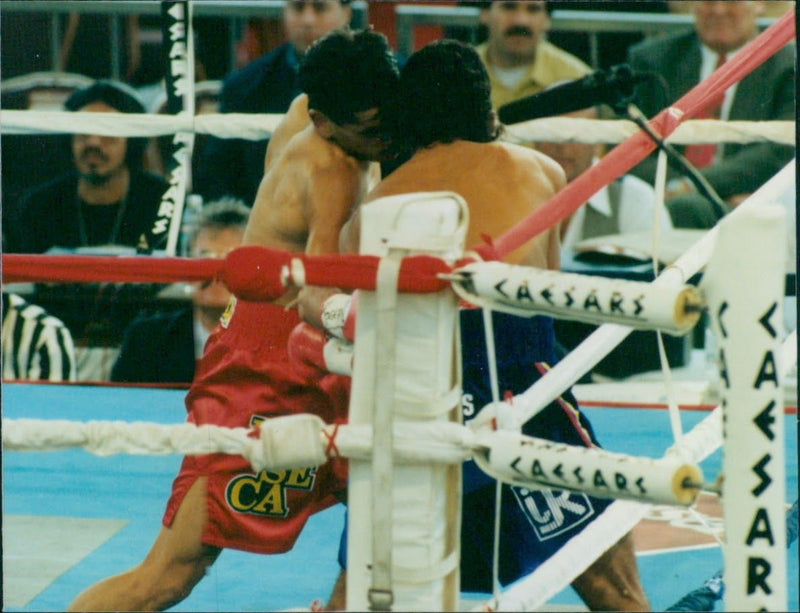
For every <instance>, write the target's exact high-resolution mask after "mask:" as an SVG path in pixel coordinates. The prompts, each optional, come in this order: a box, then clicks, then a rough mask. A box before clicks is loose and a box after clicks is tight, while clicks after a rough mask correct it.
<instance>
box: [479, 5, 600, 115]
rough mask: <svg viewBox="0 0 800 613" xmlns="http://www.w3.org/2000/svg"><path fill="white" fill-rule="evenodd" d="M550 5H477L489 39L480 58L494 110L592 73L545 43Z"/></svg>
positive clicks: (567, 55)
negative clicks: (488, 81)
mask: <svg viewBox="0 0 800 613" xmlns="http://www.w3.org/2000/svg"><path fill="white" fill-rule="evenodd" d="M551 4H552V3H548V2H539V1H537V2H481V3H479V6H480V9H481V11H480V21H481V24H483V25H485V26H486V28H487V32H488V38H487V40H486V42H485V43H483V44H482V45H479V46H478V54H479V55H480V58H481V60H482V61H483V64H484V66H486V70H487V72H488V73H489V79H490V81H491V86H492V107H493V108H495V109H497V108H499V107H501V106H503V105H504V104H507V103H509V102H513V101H514V100H519V99H520V98H524V97H525V96H531V95H533V94H536V93H538V92H540V91H542V90H543V89H545V88H546V87H548V86H550V85H552V84H553V83H556V82H558V81H564V80H567V79H577V78H580V77H582V76H584V75H586V74H588V73H590V72H592V70H591V68H589V66H587V65H586V64H585V63H584V62H582V61H581V60H579V59H578V58H577V57H575V56H574V55H570V54H569V53H567V52H566V51H563V50H562V49H559V48H558V47H556V46H555V45H552V44H550V43H549V42H547V41H546V40H545V36H546V34H547V32H548V30H549V29H550V11H551V10H552V6H551Z"/></svg>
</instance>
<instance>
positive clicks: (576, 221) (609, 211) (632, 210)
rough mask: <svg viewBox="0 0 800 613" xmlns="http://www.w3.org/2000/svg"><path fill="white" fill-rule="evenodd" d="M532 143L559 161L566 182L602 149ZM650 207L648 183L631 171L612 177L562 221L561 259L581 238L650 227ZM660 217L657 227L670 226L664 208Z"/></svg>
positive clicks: (585, 113) (591, 115)
mask: <svg viewBox="0 0 800 613" xmlns="http://www.w3.org/2000/svg"><path fill="white" fill-rule="evenodd" d="M598 114H599V111H598V109H597V108H596V107H592V108H588V109H584V110H582V111H575V112H574V113H566V114H565V115H564V116H565V117H580V118H585V119H597V117H598ZM535 147H536V149H538V150H539V151H541V152H542V153H544V154H545V155H547V156H549V157H551V158H553V159H554V160H555V161H556V162H558V163H559V164H560V165H561V167H562V168H563V169H564V172H565V173H566V175H567V182H568V183H569V182H571V181H573V180H574V179H575V178H577V177H578V176H580V175H581V174H582V173H583V172H584V171H586V170H587V169H588V168H589V167H590V166H592V165H593V164H595V163H596V162H597V160H598V157H599V156H600V154H601V153H602V149H603V147H602V145H599V144H588V143H574V142H560V143H549V142H537V143H535ZM654 208H655V192H654V191H653V188H652V187H651V186H650V184H649V183H645V182H644V181H642V180H641V179H639V178H637V177H634V176H632V175H623V176H622V177H620V178H619V179H617V180H615V181H612V182H611V183H610V184H609V185H607V186H605V187H603V188H602V189H601V190H600V191H598V192H597V193H596V194H594V195H593V196H592V197H591V198H589V200H588V201H587V202H586V204H585V205H584V206H582V207H581V208H579V209H578V210H577V211H575V212H574V213H573V214H572V215H571V216H570V217H568V218H567V219H565V220H564V222H563V223H562V225H561V254H562V259H566V258H567V257H568V256H569V254H570V253H571V252H572V250H573V248H574V247H575V244H576V243H578V242H579V241H581V240H583V239H585V238H592V237H595V236H604V235H607V234H622V233H626V232H637V231H641V230H650V229H651V228H652V227H653V223H654ZM660 217H661V219H660V227H661V228H670V227H672V223H671V222H670V218H669V215H668V214H667V212H666V209H662V211H661V215H660Z"/></svg>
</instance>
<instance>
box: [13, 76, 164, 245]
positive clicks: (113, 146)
mask: <svg viewBox="0 0 800 613" xmlns="http://www.w3.org/2000/svg"><path fill="white" fill-rule="evenodd" d="M64 108H65V110H67V111H81V112H92V113H144V112H145V108H144V105H143V104H142V102H141V101H140V100H139V98H138V95H137V94H136V92H135V91H134V90H133V89H131V88H130V87H128V86H126V85H124V84H123V83H118V82H113V81H102V80H101V81H96V82H95V83H93V84H92V85H89V86H88V87H85V88H82V89H79V90H76V91H75V92H74V93H73V94H72V95H71V96H70V97H69V98H68V99H67V101H66V102H65V103H64ZM70 143H71V151H72V162H73V168H72V169H71V170H70V171H69V172H67V173H65V174H62V175H60V176H57V177H55V178H53V179H51V180H50V181H47V182H45V183H44V184H40V185H37V186H34V187H33V188H31V189H30V190H28V191H27V192H25V193H24V194H23V195H22V196H21V197H20V200H19V202H18V203H17V207H16V214H15V216H16V219H14V223H11V224H9V225H8V226H7V228H6V230H7V234H6V239H7V241H8V242H7V244H6V248H7V250H8V251H9V252H11V253H44V252H45V251H47V250H48V249H51V248H53V247H63V248H77V247H91V246H98V245H115V246H128V247H135V246H136V245H137V243H138V241H139V237H140V236H141V235H142V234H143V233H144V232H145V231H147V230H149V228H150V226H151V225H152V223H153V220H154V219H155V217H156V212H157V210H158V207H159V205H160V203H161V197H162V195H163V194H164V192H166V190H167V187H168V184H167V182H166V181H165V180H164V179H163V178H162V177H159V176H158V175H155V174H152V173H150V172H147V171H145V170H143V168H142V157H143V154H144V149H145V145H146V140H145V139H140V138H124V137H118V136H101V135H97V134H73V135H72V137H71V140H70Z"/></svg>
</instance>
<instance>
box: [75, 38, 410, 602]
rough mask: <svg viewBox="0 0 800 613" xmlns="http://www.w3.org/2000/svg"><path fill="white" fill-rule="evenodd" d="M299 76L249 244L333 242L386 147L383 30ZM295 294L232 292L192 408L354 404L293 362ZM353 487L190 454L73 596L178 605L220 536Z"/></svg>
mask: <svg viewBox="0 0 800 613" xmlns="http://www.w3.org/2000/svg"><path fill="white" fill-rule="evenodd" d="M299 80H300V87H301V89H302V90H303V92H304V95H305V96H306V97H307V98H305V99H303V101H302V104H298V106H296V107H294V110H293V111H292V114H290V115H289V116H288V117H287V124H290V127H289V129H288V130H289V132H290V134H289V136H290V138H289V137H287V138H279V139H276V141H277V142H280V143H281V144H282V145H281V147H282V148H277V146H276V148H272V151H268V152H267V157H266V159H265V175H264V178H263V180H262V182H261V185H260V187H259V190H258V193H257V195H256V201H255V204H254V206H253V210H252V212H251V215H250V220H249V222H248V226H247V230H246V232H245V236H244V244H245V245H261V246H268V247H274V248H277V249H284V250H288V251H293V252H302V251H305V252H306V253H309V254H321V253H335V252H337V251H338V240H339V230H340V228H341V226H342V224H343V223H344V222H345V221H346V220H347V219H348V217H349V216H350V213H351V211H352V208H353V206H354V205H355V204H356V203H357V202H358V201H359V200H360V198H361V197H362V196H363V195H364V194H365V193H366V190H367V187H368V182H369V178H370V161H371V160H377V159H379V158H380V157H381V155H382V154H383V152H384V150H385V143H384V138H383V130H382V129H381V119H382V118H381V108H382V107H383V106H384V105H385V104H386V102H387V101H388V100H390V97H391V96H392V95H393V94H394V92H395V90H396V86H397V80H398V72H397V66H396V63H395V60H394V58H393V56H392V53H391V50H390V48H389V46H388V43H387V41H386V38H385V37H384V36H383V35H381V34H378V33H375V32H372V31H369V30H366V31H358V32H350V31H337V32H333V33H331V34H329V35H327V36H325V37H323V38H321V39H320V40H319V41H317V43H315V44H314V45H313V46H312V47H311V48H310V49H309V50H308V52H307V53H306V55H305V57H304V60H303V63H302V65H301V67H300V73H299ZM305 107H307V109H308V111H307V113H308V117H309V119H310V122H307V124H306V125H305V127H302V128H300V126H302V125H303V122H302V121H300V122H295V120H296V119H297V117H296V116H295V115H294V113H299V112H301V111H302V110H304V108H305ZM292 131H296V133H295V134H293V135H291V132H292ZM281 132H282V133H283V134H286V127H285V126H284V128H282V129H281ZM295 297H296V296H295V295H294V294H293V293H288V292H287V294H285V295H284V296H282V297H281V298H280V299H278V300H276V301H275V302H274V303H251V302H244V301H238V302H237V301H235V300H233V301H231V303H230V305H229V307H228V309H227V311H226V313H225V315H223V317H222V319H221V322H220V326H218V327H217V329H216V330H215V332H214V333H213V334H212V336H211V337H210V338H209V341H208V343H207V344H206V349H205V352H204V355H203V358H202V359H201V362H200V364H199V366H198V370H197V373H196V375H195V380H194V382H193V384H192V387H191V389H190V390H189V393H188V394H187V396H186V406H187V409H188V412H189V416H188V420H189V421H190V422H193V423H197V424H205V423H212V424H216V425H222V426H229V427H235V426H250V425H254V424H256V423H257V422H258V421H259V420H261V419H264V418H268V417H277V416H280V415H286V414H291V413H297V412H311V413H316V414H318V415H319V416H320V417H322V418H323V419H324V420H326V421H333V420H334V419H336V418H337V417H340V416H344V415H346V410H347V396H348V394H347V392H348V390H347V380H345V379H343V378H338V377H335V376H333V375H330V376H328V377H324V378H323V379H322V380H321V381H320V382H318V383H316V384H315V383H309V382H307V381H306V380H305V379H303V378H302V377H300V376H298V375H297V374H295V372H294V371H293V370H292V367H291V366H290V365H289V362H288V357H287V341H288V337H289V333H290V332H291V331H292V329H293V328H294V327H295V325H297V324H298V323H299V321H300V319H299V318H298V316H297V313H296V310H294V309H292V308H290V305H291V304H292V303H293V301H294V299H295ZM344 487H345V483H344V480H343V479H342V478H341V476H338V475H336V474H335V473H334V471H333V470H332V468H331V466H330V464H326V465H325V466H322V467H319V468H308V469H298V470H290V471H276V472H270V471H262V472H261V473H259V474H256V473H255V472H254V471H253V470H252V468H251V467H250V466H249V464H248V463H247V461H246V460H244V459H243V458H238V457H231V456H224V455H220V454H215V455H210V456H199V457H187V458H186V459H185V460H184V462H183V465H182V467H181V471H180V474H179V475H178V477H177V478H176V480H175V483H174V486H173V492H172V496H171V497H170V500H169V503H168V505H167V511H166V513H165V515H164V519H163V524H164V525H163V526H162V529H161V531H160V533H159V535H158V537H157V539H156V542H155V544H154V545H153V547H152V549H151V550H150V553H149V554H148V555H147V557H146V558H145V560H144V561H143V562H142V563H141V564H139V565H138V566H136V567H134V568H133V569H131V570H128V571H126V572H124V573H122V574H119V575H116V576H113V577H110V578H107V579H104V580H103V581H101V582H99V583H97V584H95V585H93V586H91V587H89V588H88V589H87V590H85V591H84V592H82V593H81V594H80V595H79V596H78V597H77V598H76V599H75V601H73V603H72V604H71V605H70V610H77V611H96V610H104V611H108V610H115V611H143V610H163V609H165V608H168V607H170V606H173V605H175V604H176V603H178V602H180V601H181V600H183V599H184V598H185V597H186V596H188V595H189V593H190V592H191V590H192V589H193V587H194V586H195V585H196V584H197V582H198V581H200V579H201V578H202V577H203V575H204V574H205V571H206V569H207V568H208V567H209V566H210V565H211V564H212V563H213V562H214V560H215V559H216V557H217V556H218V555H219V552H220V550H221V549H222V548H225V547H230V548H237V549H243V550H247V551H254V552H260V553H278V552H282V551H287V550H289V549H291V547H292V545H293V544H294V541H295V540H296V538H297V536H298V534H299V533H300V531H301V530H302V528H303V526H304V524H305V522H306V520H307V519H308V517H309V516H310V515H311V514H312V513H314V512H317V511H319V510H321V509H324V508H326V507H327V506H330V505H331V504H334V502H335V501H336V498H335V494H336V493H338V492H340V491H343V490H344Z"/></svg>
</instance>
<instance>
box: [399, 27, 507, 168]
mask: <svg viewBox="0 0 800 613" xmlns="http://www.w3.org/2000/svg"><path fill="white" fill-rule="evenodd" d="M395 105H396V106H395V108H394V109H393V113H392V115H393V122H392V140H393V143H394V145H395V147H396V148H397V152H398V154H399V155H400V156H401V158H402V157H408V156H410V155H411V154H413V152H414V151H416V150H417V149H421V148H423V147H428V146H430V145H432V144H435V143H449V142H452V141H454V140H467V141H473V142H477V143H486V142H490V141H493V140H495V139H496V138H497V136H498V134H499V132H498V129H497V128H496V127H494V123H495V122H493V121H492V118H493V111H492V102H491V98H490V85H489V75H488V74H487V73H486V68H484V66H483V63H482V62H481V59H480V57H479V56H478V54H477V52H476V51H475V49H474V48H473V47H472V46H470V45H468V44H466V43H462V42H459V41H456V40H450V39H441V40H438V41H435V42H432V43H430V44H428V45H426V46H425V47H423V48H422V49H420V50H419V51H416V52H415V53H413V54H412V55H411V56H410V57H409V58H408V61H407V62H406V64H405V66H404V67H403V70H402V72H401V73H400V86H399V92H398V95H397V96H396V99H395Z"/></svg>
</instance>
